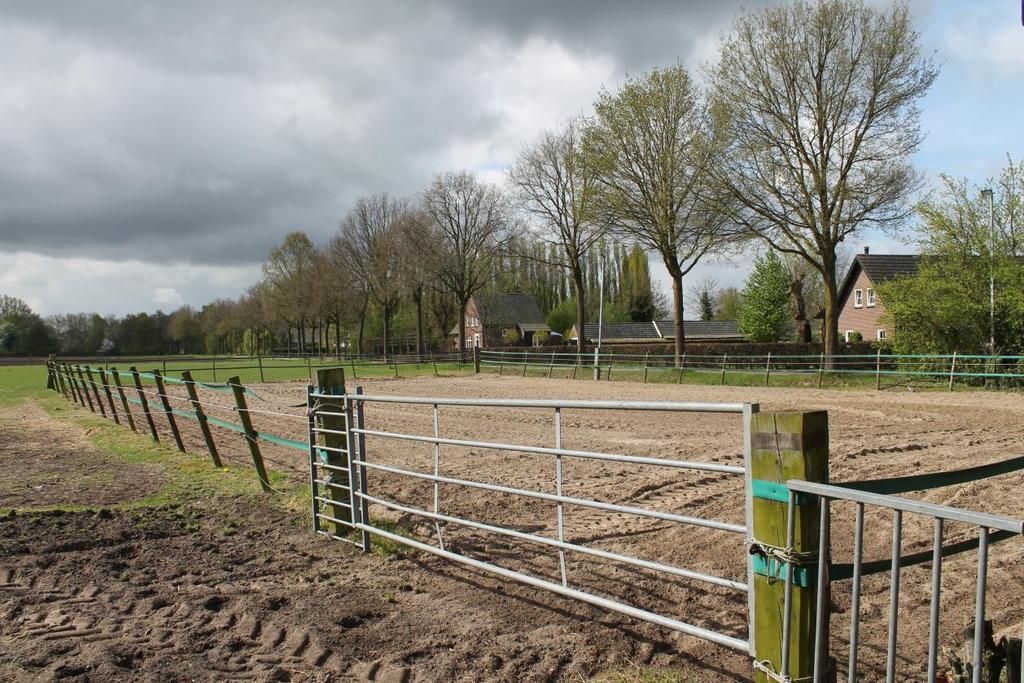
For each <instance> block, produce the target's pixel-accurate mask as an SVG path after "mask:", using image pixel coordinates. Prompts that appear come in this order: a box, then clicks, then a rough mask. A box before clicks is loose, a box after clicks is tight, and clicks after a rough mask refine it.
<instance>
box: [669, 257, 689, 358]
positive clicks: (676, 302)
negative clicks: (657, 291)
mask: <svg viewBox="0 0 1024 683" xmlns="http://www.w3.org/2000/svg"><path fill="white" fill-rule="evenodd" d="M669 277H671V278H672V311H673V313H674V315H675V318H676V322H675V328H676V329H675V332H676V358H675V366H676V367H679V364H680V363H681V362H682V359H683V353H684V352H685V351H686V330H684V329H683V276H682V274H679V275H675V274H670V275H669Z"/></svg>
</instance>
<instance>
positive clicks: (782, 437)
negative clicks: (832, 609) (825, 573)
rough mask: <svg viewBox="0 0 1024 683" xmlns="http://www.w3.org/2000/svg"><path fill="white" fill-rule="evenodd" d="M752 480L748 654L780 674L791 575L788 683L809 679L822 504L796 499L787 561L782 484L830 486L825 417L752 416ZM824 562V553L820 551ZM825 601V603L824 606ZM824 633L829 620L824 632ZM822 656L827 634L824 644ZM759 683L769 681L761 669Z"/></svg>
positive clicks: (813, 414) (807, 414)
mask: <svg viewBox="0 0 1024 683" xmlns="http://www.w3.org/2000/svg"><path fill="white" fill-rule="evenodd" d="M750 432H751V434H750V476H751V487H750V488H751V490H750V491H749V492H748V495H751V496H752V498H753V499H752V501H751V505H750V507H751V510H752V516H753V523H752V547H751V554H750V561H751V562H752V563H753V583H752V585H751V591H752V593H753V596H752V600H753V608H752V615H753V623H752V625H751V633H752V635H753V650H754V659H755V661H758V662H762V663H765V665H766V666H768V667H770V668H771V669H772V670H773V671H775V672H776V673H780V672H781V670H782V630H783V619H784V618H785V614H784V610H783V605H784V595H785V586H786V582H785V577H786V572H787V571H790V569H792V570H793V592H792V599H791V605H792V608H791V613H790V615H789V624H790V626H789V628H790V634H791V637H790V648H789V653H790V654H789V672H788V675H789V676H790V678H791V679H792V680H801V679H806V680H809V679H810V676H811V673H812V667H813V664H814V635H815V631H814V629H815V624H814V618H815V597H816V587H815V585H814V584H815V581H816V579H817V557H818V553H819V550H821V549H820V548H819V547H818V544H819V526H820V519H821V510H820V505H819V503H818V501H817V500H813V499H812V500H804V499H798V503H799V507H798V508H797V510H796V515H795V517H794V521H795V526H794V534H793V547H792V553H793V556H791V557H792V559H791V563H790V564H787V563H786V561H785V559H783V558H780V557H779V555H785V554H786V552H787V551H786V540H787V539H786V523H787V514H788V491H787V490H786V488H785V482H786V481H788V480H790V479H802V480H805V481H810V482H819V483H827V482H828V413H827V412H825V411H814V412H779V413H771V412H769V413H755V414H754V415H752V416H751V428H750ZM820 554H821V558H822V559H823V560H824V561H826V562H827V561H828V559H829V557H828V549H827V548H826V549H824V550H823V551H821V553H820ZM827 599H828V598H827V597H826V600H827ZM825 633H826V634H827V633H828V628H827V621H826V630H825ZM825 641H826V642H825V643H824V645H825V652H827V651H828V650H827V647H828V643H827V635H826V638H825ZM755 680H756V681H758V682H759V683H771V681H772V680H773V679H772V678H770V677H769V676H768V675H767V674H765V673H764V672H762V671H758V672H757V674H756V678H755Z"/></svg>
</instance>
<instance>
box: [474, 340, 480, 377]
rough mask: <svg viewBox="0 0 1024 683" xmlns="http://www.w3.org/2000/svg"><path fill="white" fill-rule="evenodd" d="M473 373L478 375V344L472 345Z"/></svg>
mask: <svg viewBox="0 0 1024 683" xmlns="http://www.w3.org/2000/svg"><path fill="white" fill-rule="evenodd" d="M473 374H474V375H479V374H480V347H479V346H474V347H473Z"/></svg>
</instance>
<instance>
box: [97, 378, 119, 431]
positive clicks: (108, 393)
mask: <svg viewBox="0 0 1024 683" xmlns="http://www.w3.org/2000/svg"><path fill="white" fill-rule="evenodd" d="M96 374H98V375H99V376H100V384H102V385H103V393H104V394H106V396H107V403H109V404H110V416H111V417H112V418H114V423H115V424H121V419H120V418H119V417H118V416H117V406H115V405H114V393H113V392H112V391H110V383H109V382H107V373H106V372H104V371H103V368H96Z"/></svg>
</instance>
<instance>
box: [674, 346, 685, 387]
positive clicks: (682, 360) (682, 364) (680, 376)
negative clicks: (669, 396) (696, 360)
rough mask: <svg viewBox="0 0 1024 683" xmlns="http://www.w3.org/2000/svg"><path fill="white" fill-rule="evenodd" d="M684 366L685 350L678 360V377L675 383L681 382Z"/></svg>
mask: <svg viewBox="0 0 1024 683" xmlns="http://www.w3.org/2000/svg"><path fill="white" fill-rule="evenodd" d="M685 367H686V352H685V351H684V352H683V357H682V358H681V359H680V361H679V377H677V378H676V384H682V383H683V369H684V368H685Z"/></svg>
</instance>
